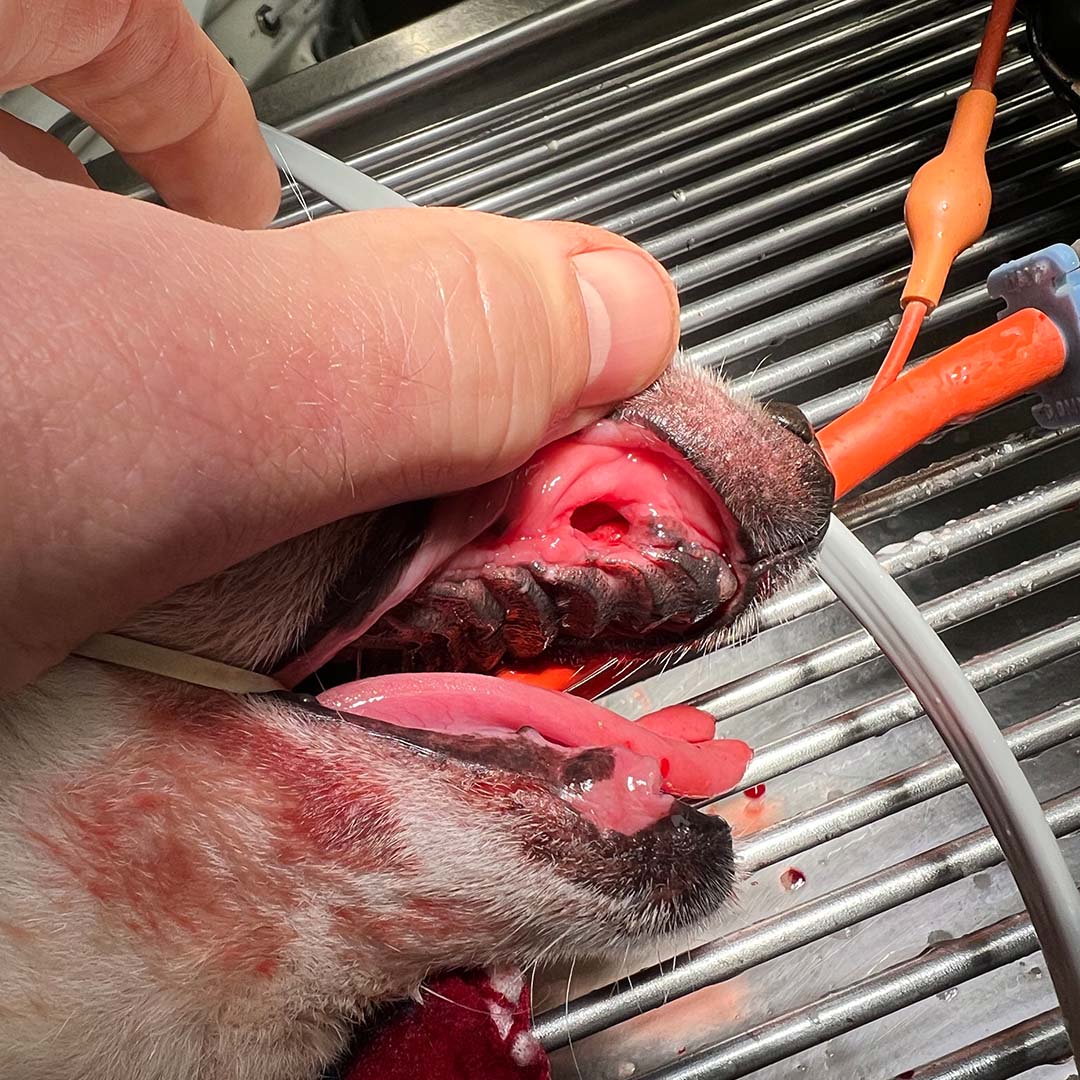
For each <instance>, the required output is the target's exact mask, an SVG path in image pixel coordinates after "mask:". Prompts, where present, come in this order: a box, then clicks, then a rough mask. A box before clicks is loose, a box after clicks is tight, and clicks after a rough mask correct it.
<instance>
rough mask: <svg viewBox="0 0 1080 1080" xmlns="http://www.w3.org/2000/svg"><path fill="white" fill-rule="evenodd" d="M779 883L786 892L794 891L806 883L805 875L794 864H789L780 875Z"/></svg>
mask: <svg viewBox="0 0 1080 1080" xmlns="http://www.w3.org/2000/svg"><path fill="white" fill-rule="evenodd" d="M780 884H781V885H783V886H784V888H785V889H787V891H788V892H795V891H796V890H797V889H801V888H802V887H803V886H804V885H805V884H806V875H805V874H804V873H803V872H802V871H801V870H798V869H796V868H795V867H794V866H789V867H788V868H787V869H786V870H785V871H784V872H783V873H782V874H781V875H780Z"/></svg>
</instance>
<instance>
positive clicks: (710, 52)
mask: <svg viewBox="0 0 1080 1080" xmlns="http://www.w3.org/2000/svg"><path fill="white" fill-rule="evenodd" d="M792 7H793V5H792V4H791V3H790V2H789V0H764V2H763V3H759V4H755V5H753V6H752V7H748V8H742V9H740V10H738V11H732V12H727V13H725V14H723V15H721V16H720V17H719V18H717V19H713V20H711V21H710V22H707V23H704V24H703V25H701V26H697V27H694V28H693V29H691V30H687V31H685V32H683V33H680V34H676V35H675V36H674V37H670V38H664V39H662V40H661V41H658V42H656V43H655V44H651V45H647V46H645V47H644V48H642V49H637V50H635V51H634V52H630V53H626V54H623V55H621V56H618V57H616V58H615V59H614V60H609V61H608V62H607V63H605V64H601V65H600V66H599V67H595V68H590V69H588V70H586V71H579V72H576V73H575V74H572V75H569V76H567V77H566V78H563V79H559V80H558V81H557V82H554V83H549V84H548V85H547V86H542V87H540V88H539V89H537V90H533V91H530V92H529V93H527V94H521V95H518V96H517V97H513V98H510V99H509V100H507V101H500V102H497V103H496V104H495V105H491V106H489V107H488V108H486V109H478V110H476V111H475V112H469V113H463V114H462V115H460V116H455V117H453V118H452V119H450V120H444V121H442V122H440V123H437V124H433V125H431V126H430V127H426V128H422V129H420V130H419V131H415V132H411V133H410V134H408V135H404V136H402V137H401V138H398V139H394V140H393V141H392V142H389V143H384V144H383V145H382V146H377V147H372V148H371V149H367V150H364V151H363V153H361V154H357V155H356V156H355V157H352V158H350V159H348V161H349V164H350V165H352V166H353V167H354V168H357V169H362V170H363V171H364V172H372V171H373V170H379V169H388V168H395V167H397V166H399V165H402V164H403V163H405V162H409V163H410V165H409V168H415V169H417V170H418V173H417V178H419V176H421V175H423V176H426V175H428V174H426V173H423V172H422V171H420V170H422V167H423V166H424V165H425V164H426V163H433V164H434V165H435V167H436V168H437V169H438V170H439V171H442V170H444V169H445V168H446V167H447V166H452V165H456V164H468V163H469V162H470V161H475V160H477V156H474V155H479V154H484V153H487V152H489V151H491V150H494V149H498V148H500V147H502V146H504V145H508V142H507V141H506V140H508V139H509V140H511V141H517V140H518V139H519V138H520V136H521V135H522V133H523V132H524V131H528V130H530V128H529V125H530V124H532V123H533V122H535V121H536V120H539V119H541V118H543V117H544V116H548V115H550V116H552V117H554V118H557V119H558V121H559V122H561V121H563V120H565V119H567V118H568V117H572V116H576V115H577V109H576V107H577V106H578V104H579V103H580V102H582V101H585V102H592V103H593V105H594V106H596V105H599V104H601V103H603V102H606V101H608V100H609V95H610V99H611V100H616V101H622V100H624V99H625V98H626V96H628V94H629V91H630V90H631V87H632V88H633V90H635V91H637V90H639V89H641V88H643V87H646V86H654V85H655V86H656V89H657V90H659V87H660V86H662V82H660V83H658V84H654V83H653V80H654V79H657V78H658V77H660V78H662V76H663V74H664V73H665V72H666V73H668V74H669V75H670V74H671V73H672V72H678V71H692V70H694V69H695V67H696V65H697V64H698V63H706V64H708V63H711V62H712V60H713V58H714V57H715V55H716V48H715V44H716V41H715V39H717V38H720V37H724V36H727V35H730V34H733V33H734V32H735V31H737V30H741V29H743V28H744V27H746V26H758V25H760V24H761V23H762V22H764V21H765V20H766V19H769V18H772V17H773V16H775V15H785V16H790V14H791V11H792ZM519 123H520V125H521V126H518V125H519ZM500 125H501V127H500V130H498V131H494V130H493V129H494V128H495V127H497V126H500ZM488 132H491V134H487V133H488ZM418 154H423V155H424V157H422V158H418V157H417V155H418ZM405 176H406V180H407V181H411V180H412V179H413V177H411V176H409V175H408V174H405Z"/></svg>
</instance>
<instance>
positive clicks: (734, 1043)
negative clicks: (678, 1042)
mask: <svg viewBox="0 0 1080 1080" xmlns="http://www.w3.org/2000/svg"><path fill="white" fill-rule="evenodd" d="M1038 947H1039V942H1038V939H1037V938H1036V937H1035V931H1034V930H1033V929H1032V928H1031V921H1030V920H1029V919H1028V918H1027V916H1026V915H1012V916H1010V917H1009V918H1007V919H1002V920H1001V921H1000V922H997V923H994V924H993V925H992V926H988V927H986V928H985V929H982V930H977V931H975V932H974V933H971V934H967V935H965V936H964V937H962V938H957V939H956V940H954V941H948V942H943V943H942V944H940V945H936V946H934V947H933V948H931V949H930V950H928V952H926V953H925V954H923V955H922V956H918V957H915V958H914V959H911V960H906V961H904V962H903V963H900V964H895V965H894V966H893V967H890V968H887V969H886V970H885V971H883V972H881V973H880V974H879V975H872V976H870V977H869V978H867V979H861V980H859V981H858V982H855V983H852V984H851V985H850V986H848V987H846V988H845V989H843V990H838V991H836V992H835V993H832V994H826V995H825V996H824V997H822V998H819V999H818V1000H817V1001H815V1002H812V1003H811V1004H809V1005H807V1006H804V1007H803V1008H801V1009H794V1010H792V1011H791V1012H789V1013H787V1014H785V1015H783V1016H779V1017H777V1018H776V1019H775V1020H770V1021H768V1022H767V1023H764V1024H759V1025H758V1026H757V1027H754V1028H751V1029H750V1030H748V1031H745V1032H743V1033H741V1034H739V1035H735V1036H733V1037H732V1038H730V1039H725V1040H724V1041H723V1042H721V1043H719V1044H718V1045H716V1046H713V1047H710V1048H709V1049H708V1050H705V1051H703V1052H701V1053H699V1054H695V1055H694V1056H693V1057H688V1058H684V1059H682V1060H680V1061H679V1062H677V1063H675V1064H672V1065H669V1066H667V1067H666V1068H662V1069H656V1070H654V1071H653V1072H650V1073H647V1074H646V1076H645V1078H644V1080H734V1078H735V1077H740V1076H746V1074H747V1073H750V1072H753V1071H754V1070H755V1069H761V1068H764V1067H765V1066H766V1065H772V1064H775V1063H776V1062H778V1061H782V1060H783V1059H784V1058H786V1057H790V1056H791V1055H792V1054H797V1053H799V1052H800V1051H802V1050H808V1049H809V1048H810V1047H812V1046H818V1045H820V1044H821V1043H823V1042H825V1041H827V1040H828V1039H831V1038H834V1037H835V1036H837V1035H841V1034H843V1033H844V1032H846V1031H852V1030H854V1029H855V1028H857V1027H862V1026H863V1025H864V1024H868V1023H870V1022H871V1021H873V1020H878V1019H880V1018H881V1017H882V1016H888V1015H889V1014H890V1013H893V1012H896V1011H897V1010H898V1009H902V1008H904V1007H905V1006H907V1005H913V1004H915V1002H917V1001H922V1000H924V999H925V998H928V997H930V996H932V995H933V994H938V993H941V991H942V990H947V989H948V988H949V987H951V986H956V985H957V984H959V983H963V982H967V981H968V980H969V979H974V978H975V977H976V976H978V975H983V974H985V973H986V972H988V971H993V970H994V969H995V968H999V967H1002V966H1004V965H1005V964H1009V963H1012V962H1013V961H1015V960H1019V959H1021V958H1022V957H1024V956H1028V955H1030V954H1031V953H1033V952H1035V951H1036V950H1037V949H1038Z"/></svg>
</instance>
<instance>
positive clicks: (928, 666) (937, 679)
mask: <svg viewBox="0 0 1080 1080" xmlns="http://www.w3.org/2000/svg"><path fill="white" fill-rule="evenodd" d="M260 126H261V127H262V132H263V137H264V138H265V140H266V144H267V146H269V148H270V151H271V153H273V155H274V156H275V158H276V159H277V161H278V163H279V165H281V167H282V171H283V172H284V173H285V174H286V176H292V177H293V178H295V179H296V180H297V181H298V182H299V183H301V184H303V185H304V186H305V187H308V188H310V189H311V190H312V191H314V192H317V193H318V194H319V195H321V196H322V197H323V198H324V199H327V200H329V201H330V202H332V203H333V204H334V205H335V206H339V207H340V208H341V209H342V210H377V209H389V208H392V207H399V206H411V205H412V204H411V203H410V202H409V201H408V199H405V198H404V197H403V196H401V195H399V194H398V193H397V192H396V191H392V190H391V189H390V188H388V187H386V186H385V185H383V184H380V183H379V182H378V181H377V180H373V179H372V178H371V177H369V176H366V175H365V174H364V173H361V172H358V171H357V170H356V169H353V168H351V167H350V166H348V165H346V164H345V163H344V162H343V161H339V160H338V159H337V158H335V157H332V156H331V155H329V154H325V153H323V152H322V151H321V150H318V149H316V148H315V147H313V146H311V145H310V144H309V143H306V142H303V141H302V140H300V139H297V138H294V137H293V136H291V135H286V134H284V133H283V132H280V131H277V130H275V129H274V128H272V127H268V126H267V125H266V124H262V125H260ZM818 572H819V573H820V574H821V577H822V578H823V579H824V581H825V582H826V584H827V585H829V586H830V588H831V589H832V590H833V592H834V593H836V596H837V598H838V599H839V600H840V601H841V602H842V603H843V604H844V605H845V606H846V607H847V608H848V609H849V610H850V611H851V613H852V614H853V615H854V616H855V617H856V618H857V619H858V620H859V622H861V623H862V624H863V626H865V627H866V629H867V631H868V632H869V633H870V635H871V637H873V639H874V640H875V641H876V642H877V643H878V646H879V647H880V649H881V651H882V652H883V653H884V654H885V656H887V657H888V658H889V660H890V661H891V662H892V665H893V667H895V668H896V670H897V671H898V672H899V674H900V675H901V677H902V678H903V679H904V681H905V682H906V683H907V684H908V686H909V687H910V688H911V691H912V693H914V694H915V696H916V697H917V698H918V699H919V703H920V704H921V705H922V707H923V708H924V709H925V710H926V715H927V716H928V717H930V719H931V721H932V722H933V724H934V726H935V727H936V728H937V730H938V733H939V734H940V735H941V737H942V739H943V740H944V742H945V745H946V746H948V748H949V750H950V752H951V753H952V755H953V757H954V758H955V759H956V761H957V763H958V764H959V765H960V768H961V769H963V771H964V775H965V776H966V777H967V780H968V783H969V784H970V785H971V790H972V792H973V793H974V795H975V797H976V799H978V801H979V805H980V806H981V807H982V811H983V813H984V814H985V815H986V820H987V821H988V822H989V823H990V827H991V828H992V829H993V830H994V835H995V836H996V837H997V840H998V843H999V844H1000V845H1001V850H1002V851H1003V852H1004V854H1005V858H1006V859H1007V860H1008V862H1009V867H1010V868H1011V870H1012V873H1013V877H1014V878H1015V879H1016V884H1017V886H1018V888H1019V889H1020V894H1021V895H1022V896H1023V898H1024V903H1025V904H1026V905H1027V909H1028V913H1029V914H1030V916H1031V922H1032V925H1033V926H1034V928H1035V933H1036V934H1037V935H1038V938H1039V943H1040V944H1041V946H1042V951H1043V956H1044V957H1045V959H1046V967H1047V970H1048V971H1049V973H1050V978H1051V980H1052V981H1053V984H1054V990H1055V991H1056V993H1057V997H1058V1001H1059V1002H1060V1004H1061V1013H1062V1017H1063V1018H1064V1022H1065V1027H1066V1030H1067V1031H1068V1033H1069V1039H1070V1042H1071V1043H1072V1047H1073V1053H1074V1056H1080V892H1078V891H1077V888H1076V885H1075V884H1074V883H1073V879H1072V875H1071V874H1070V873H1069V868H1068V866H1067V865H1066V863H1065V858H1064V856H1063V855H1062V852H1061V848H1060V847H1059V846H1058V842H1057V839H1056V837H1055V836H1054V834H1053V832H1052V831H1051V830H1050V826H1049V825H1048V824H1047V823H1046V818H1045V816H1044V815H1043V812H1042V807H1041V806H1040V805H1039V800H1038V799H1037V798H1036V797H1035V793H1034V792H1033V791H1032V790H1031V785H1030V784H1029V783H1028V782H1027V777H1026V776H1024V773H1023V771H1022V770H1021V768H1020V766H1019V764H1018V763H1017V761H1016V759H1015V758H1014V757H1013V755H1012V752H1011V751H1010V750H1009V747H1008V745H1007V744H1006V742H1005V739H1004V738H1003V737H1002V735H1001V732H1000V731H999V730H998V726H997V724H996V723H994V719H993V717H992V716H991V715H990V713H989V712H988V711H987V708H986V706H985V705H984V704H983V703H982V699H981V698H980V697H979V695H978V694H977V693H976V692H975V690H974V689H973V688H972V686H971V684H970V683H969V682H968V681H967V679H965V678H964V675H963V672H961V670H960V668H959V666H958V665H957V663H956V661H955V660H954V659H953V656H952V654H951V653H950V652H949V650H948V649H946V648H945V645H944V643H943V642H942V640H941V638H939V637H938V636H937V634H936V633H934V631H933V630H931V629H930V627H929V626H928V625H927V624H926V622H925V620H924V619H923V617H922V616H921V615H920V614H919V611H918V609H917V608H916V607H915V605H914V604H913V603H912V602H911V601H910V600H909V599H908V596H907V594H906V593H905V592H904V590H903V589H901V588H900V586H899V585H897V584H896V582H895V581H893V579H892V578H891V577H890V576H889V575H888V574H886V573H885V571H884V570H882V569H881V567H880V566H879V565H878V561H877V559H875V558H874V557H873V555H871V554H870V552H869V551H867V550H866V548H865V547H863V545H862V544H861V543H860V542H859V541H858V540H857V539H856V538H855V537H854V536H853V535H852V533H851V532H849V531H848V529H847V528H846V527H845V526H844V525H843V524H841V522H840V521H838V520H837V519H836V518H835V517H834V518H833V519H832V521H831V522H830V524H829V530H828V532H827V533H826V535H825V542H824V543H823V544H822V546H821V551H820V552H819V554H818Z"/></svg>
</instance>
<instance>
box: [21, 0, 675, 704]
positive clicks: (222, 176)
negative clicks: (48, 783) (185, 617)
mask: <svg viewBox="0 0 1080 1080" xmlns="http://www.w3.org/2000/svg"><path fill="white" fill-rule="evenodd" d="M4 30H5V34H4V37H3V39H0V91H3V90H6V89H10V88H12V87H16V86H20V85H24V84H36V85H37V86H38V87H39V88H40V89H41V90H43V91H44V92H45V93H47V94H49V95H51V96H52V97H54V98H56V99H58V100H59V101H61V102H62V103H63V104H65V105H66V106H68V107H69V108H71V109H73V110H74V111H75V112H77V113H78V114H79V115H80V116H82V117H83V118H84V119H86V120H87V121H88V122H90V123H91V124H92V125H93V126H94V127H95V128H96V129H97V130H98V131H99V132H100V133H101V134H102V135H104V136H105V137H106V138H107V139H108V140H109V141H110V142H111V143H112V145H113V146H115V147H116V148H117V149H118V150H119V151H120V152H121V153H122V154H123V155H124V157H125V158H126V159H127V160H128V162H129V163H130V164H131V165H132V166H133V167H134V168H136V169H137V170H139V171H140V172H141V173H142V174H143V175H144V176H145V177H146V178H147V179H148V180H149V181H150V182H151V183H152V184H153V185H154V186H155V187H156V188H157V190H158V191H159V192H160V193H161V194H162V196H163V198H164V199H165V201H166V202H168V203H169V205H170V206H172V207H173V208H174V209H173V210H165V209H163V208H161V207H157V206H153V205H150V204H146V203H140V202H136V201H134V200H129V199H124V198H121V197H118V196H115V195H110V194H106V193H103V192H99V191H97V190H96V189H94V187H93V184H92V182H91V181H90V179H89V177H88V176H87V175H86V172H85V170H84V169H83V168H82V166H81V165H79V164H78V162H77V161H76V160H75V159H74V158H73V157H72V156H71V155H70V154H69V153H68V152H67V150H66V148H63V147H62V146H61V145H60V144H59V143H58V142H56V141H55V140H53V139H51V138H50V137H49V136H47V135H45V134H43V133H41V132H38V131H36V130H34V129H30V128H28V127H27V126H26V125H23V124H21V123H20V122H19V121H16V120H14V119H13V118H11V117H4V116H3V114H0V222H3V230H2V235H0V249H2V251H3V255H4V260H3V265H4V271H3V273H2V274H0V311H2V312H3V313H4V314H3V318H2V319H0V355H2V357H3V365H4V371H5V387H6V388H5V393H4V404H5V418H4V428H3V432H4V434H3V440H2V446H3V455H2V459H0V477H2V483H3V490H4V494H5V501H6V519H7V520H6V527H5V529H4V530H3V538H2V540H0V655H2V656H3V662H2V663H0V687H4V686H6V687H13V686H18V685H20V684H22V683H24V682H26V681H29V680H31V679H33V678H34V677H35V676H36V675H37V674H39V673H40V672H41V671H42V670H44V669H45V668H46V667H48V666H49V665H51V664H53V663H55V662H57V661H59V660H60V659H61V658H62V657H63V656H64V655H66V653H67V652H68V651H69V650H70V649H71V648H72V647H73V646H74V645H76V644H77V643H78V642H80V641H81V640H83V639H85V638H86V637H87V636H89V635H90V634H92V633H94V632H97V631H100V630H106V629H109V628H111V627H114V626H116V625H118V624H119V623H120V622H121V621H122V620H123V619H125V618H126V617H127V616H128V615H130V614H131V613H132V612H133V611H135V610H137V609H138V608H140V607H142V606H144V605H146V604H148V603H150V602H152V601H154V600H157V599H160V598H161V597H163V596H165V595H168V594H169V593H171V592H173V591H174V590H175V589H177V588H179V587H180V586H182V585H185V584H187V583H190V582H192V581H195V580H199V579H201V578H204V577H206V576H208V575H210V574H212V573H215V572H217V571H219V570H221V569H224V568H225V567H226V566H229V565H232V564H234V563H236V562H238V561H240V560H241V559H243V558H245V557H247V556H249V555H251V554H254V553H256V552H258V551H260V550H264V549H266V548H268V547H270V546H272V545H273V544H275V543H278V542H279V541H281V540H284V539H287V538H288V537H290V536H293V535H297V534H299V533H301V532H306V531H307V530H309V529H312V528H315V527H317V526H319V525H321V524H323V523H325V522H327V521H330V520H334V519H336V518H340V517H343V516H346V515H348V514H351V513H355V512H360V511H365V510H370V509H373V508H376V507H379V506H385V505H391V504H393V503H397V502H402V501H406V500H410V499H415V498H419V497H424V496H429V495H434V494H438V493H442V492H446V491H451V490H458V489H464V488H467V487H471V486H474V485H476V484H479V483H482V482H484V481H486V480H488V479H491V478H493V477H495V476H498V475H501V474H503V473H506V472H508V471H510V470H511V469H513V468H515V467H517V466H518V465H519V464H521V463H522V462H523V461H525V460H526V459H527V458H528V457H529V455H530V454H531V453H532V452H533V451H534V450H535V449H536V448H537V447H538V446H539V445H541V444H542V443H543V442H545V441H548V440H550V439H551V438H554V437H556V436H557V435H559V434H562V433H565V432H568V431H570V430H572V429H574V428H577V427H580V426H582V425H584V424H585V423H587V422H588V421H590V420H591V419H593V418H595V417H597V416H599V415H601V414H602V413H604V412H605V411H607V409H608V407H609V406H610V405H611V404H612V403H614V402H616V401H618V400H620V399H622V398H624V397H626V396H629V395H631V394H633V393H635V392H636V391H637V390H639V389H641V388H642V387H644V386H645V385H647V384H648V383H650V382H651V381H652V380H653V379H654V378H655V377H656V376H657V375H658V374H659V373H660V371H661V370H662V369H663V368H664V366H666V364H667V362H668V360H669V359H670V357H671V355H672V353H673V351H674V348H675V344H676V338H677V325H678V320H677V307H676V299H675V293H674V289H673V286H672V285H671V282H670V280H669V279H668V278H667V276H666V274H664V272H663V271H662V270H661V269H660V268H659V266H658V265H657V264H656V263H654V262H653V261H652V260H651V259H649V258H648V256H646V255H645V254H644V253H642V252H641V251H640V250H639V249H637V248H636V247H634V246H633V245H631V244H630V243H628V242H626V241H624V240H621V239H619V238H617V237H614V236H612V235H610V234H608V233H605V232H603V231H601V230H598V229H593V228H589V227H586V226H580V225H571V224H559V223H525V222H516V221H512V220H508V219H501V218H496V217H491V216H486V215H481V214H476V213H468V212H464V211H453V210H419V209H417V210H411V209H409V210H392V211H380V212H371V213H366V214H363V215H341V216H337V217H333V218H327V219H324V220H321V221H318V222H315V223H311V224H308V225H305V226H300V227H297V228H292V229H288V230H276V231H265V232H263V231H242V230H244V229H255V228H257V227H259V226H262V225H264V224H266V223H267V222H268V221H269V219H270V218H271V217H272V215H273V213H274V210H275V208H276V206H277V202H278V196H279V185H278V180H277V174H276V171H275V169H274V167H273V164H272V162H271V160H270V158H269V156H268V154H267V152H266V150H265V148H264V146H263V144H262V141H261V139H260V136H259V134H258V131H257V127H256V124H255V120H254V116H253V112H252V108H251V104H250V101H249V99H248V97H247V94H246V91H245V89H244V87H243V85H242V83H241V81H240V79H239V78H238V77H237V76H236V74H235V73H234V72H233V71H232V69H231V68H230V67H229V65H228V64H227V63H226V61H225V60H224V58H223V57H222V56H221V55H220V54H219V53H218V52H217V51H216V50H215V49H214V48H213V46H212V45H211V44H210V42H209V41H208V39H207V38H206V37H205V36H204V35H203V34H202V32H201V31H200V30H199V29H198V28H197V27H196V26H195V25H194V23H193V22H192V21H191V20H190V19H189V17H188V16H187V14H186V12H185V11H184V10H183V9H182V7H181V4H180V0H35V2H34V3H33V4H22V5H17V6H16V8H15V9H14V12H9V14H8V15H7V17H6V20H5V26H4ZM3 154H6V155H7V156H6V157H4V156H2V155H3ZM41 174H43V175H41ZM62 181H71V182H62ZM176 210H179V211H183V212H184V213H183V214H181V213H176V212H175V211H176Z"/></svg>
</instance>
